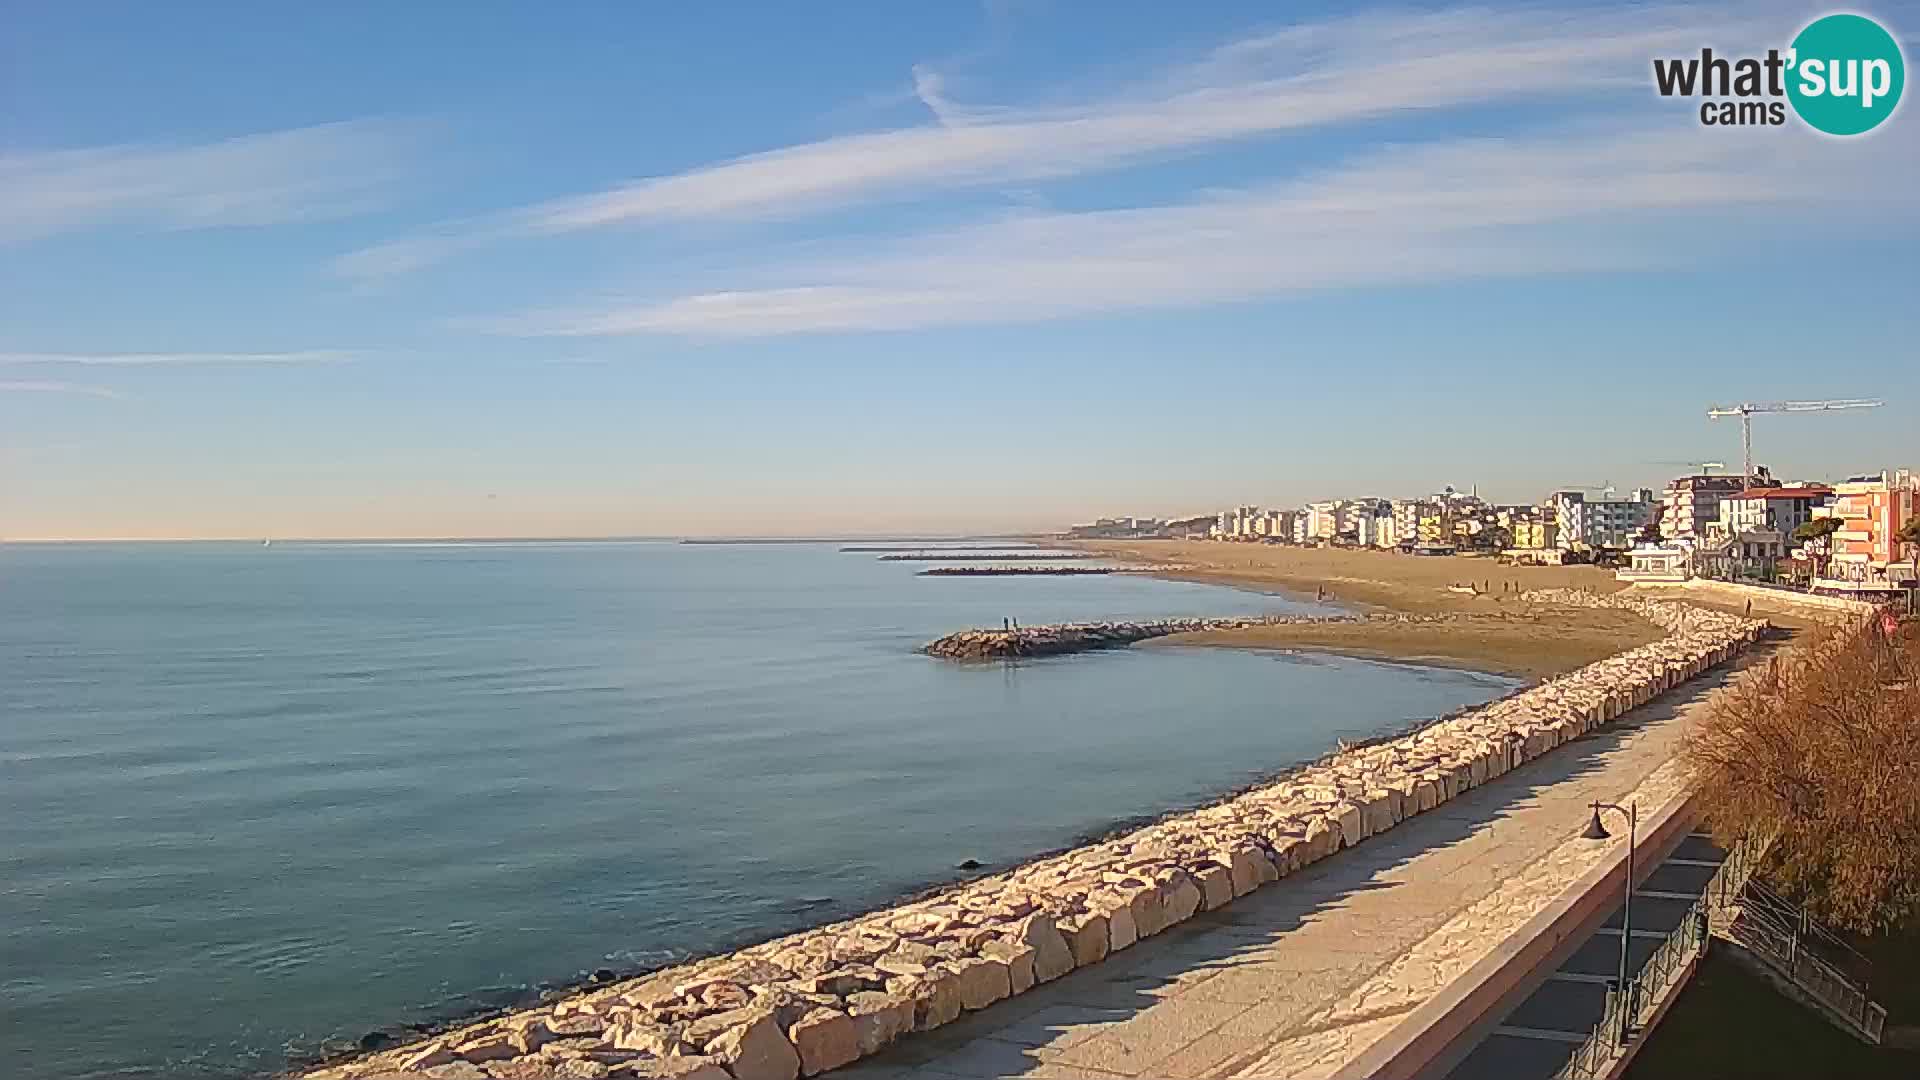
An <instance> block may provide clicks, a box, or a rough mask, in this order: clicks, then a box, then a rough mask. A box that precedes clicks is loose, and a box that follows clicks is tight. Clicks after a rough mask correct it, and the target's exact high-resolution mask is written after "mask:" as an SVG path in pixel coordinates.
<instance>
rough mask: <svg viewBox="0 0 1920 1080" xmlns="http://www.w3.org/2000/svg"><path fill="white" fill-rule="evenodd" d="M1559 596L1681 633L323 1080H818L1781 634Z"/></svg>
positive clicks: (1627, 603)
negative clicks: (1021, 856)
mask: <svg viewBox="0 0 1920 1080" xmlns="http://www.w3.org/2000/svg"><path fill="white" fill-rule="evenodd" d="M1540 599H1542V600H1547V601H1550V602H1556V603H1580V604H1586V605H1588V606H1595V607H1617V608H1622V609H1626V610H1631V611H1635V612H1637V613H1639V614H1641V615H1643V616H1645V617H1646V618H1647V619H1649V620H1651V621H1652V622H1654V623H1655V624H1656V625H1658V626H1661V627H1662V628H1663V629H1665V630H1666V631H1667V636H1666V637H1665V638H1663V639H1661V640H1659V641H1656V642H1654V643H1652V644H1649V645H1643V646H1640V647H1638V648H1634V649H1630V650H1627V651H1626V652H1622V653H1620V654H1618V655H1615V656H1612V657H1608V658H1607V659H1605V660H1602V661H1599V662H1598V663H1594V664H1590V665H1588V666H1586V667H1584V668H1581V669H1579V670H1577V671H1574V672H1572V673H1570V674H1568V675H1565V676H1562V677H1559V678H1555V679H1551V680H1548V681H1546V682H1543V683H1541V684H1539V685H1536V686H1533V687H1530V688H1528V689H1526V690H1523V691H1521V692H1519V693H1516V694H1513V695H1510V696H1508V697H1505V698H1502V699H1500V700H1499V701H1495V702H1493V703H1491V704H1488V705H1486V706H1483V707H1481V708H1477V709H1469V710H1465V711H1463V712H1460V713H1458V714H1455V715H1452V716H1449V717H1446V718H1444V719H1441V720H1438V721H1436V722H1434V723H1431V724H1428V725H1426V726H1425V727H1422V728H1420V729H1419V730H1417V731H1415V732H1412V733H1410V734H1408V735H1405V736H1402V737H1400V738H1397V739H1389V740H1385V741H1382V742H1379V743H1375V744H1372V745H1368V746H1365V747H1360V748H1354V749H1351V750H1347V751H1343V752H1341V753H1338V754H1334V755H1331V756H1329V757H1327V758H1324V759H1322V760H1321V761H1319V762H1317V763H1314V764H1312V765H1308V766H1306V767H1304V768H1302V769H1299V770H1298V771H1296V772H1294V773H1292V774H1291V775H1288V776H1287V777H1285V778H1283V779H1280V780H1278V781H1275V782H1273V783H1270V784H1266V785H1263V786H1260V787H1257V788H1254V789H1253V790H1250V791H1247V792H1245V793H1243V794H1241V795H1237V796H1235V797H1233V798H1229V799H1226V800H1224V801H1221V802H1219V803H1216V804H1215V805H1212V806H1209V807H1206V808H1204V809H1200V810H1195V811H1192V812H1188V813H1181V814H1176V815H1173V816H1170V817H1167V818H1165V819H1163V820H1160V821H1158V822H1155V823H1154V824H1151V825H1148V826H1145V827H1144V828H1140V829H1136V830H1133V831H1131V832H1128V833H1125V834H1124V835H1120V836H1117V837H1114V838H1112V839H1109V840H1106V841H1104V842H1101V843H1097V844H1092V845H1089V846H1086V847H1081V848H1077V849H1075V850H1072V851H1069V852H1066V853H1063V854H1060V855H1055V856H1051V857H1048V858H1043V859H1038V860H1036V861H1033V862H1030V863H1027V864H1025V865H1023V866H1020V867H1017V868H1014V869H1011V870H1008V871H1006V872H1003V873H997V874H993V875H989V876H986V877H981V878H977V879H974V880H971V881H967V882H964V883H961V884H958V885H955V886H953V887H951V888H949V889H946V890H944V891H941V892H938V893H936V894H933V895H931V896H928V897H925V898H923V899H919V900H915V901H912V902H909V903H903V904H899V905H896V906H894V907H889V908H886V909H883V910H880V911H875V912H871V913H869V914H866V915H862V916H859V917H857V918H853V919H849V920H846V921H844V922H839V923H834V924H832V925H829V926H823V927H819V928H817V929H813V930H808V931H804V932H802V933H798V934H793V935H789V936H786V937H781V938H777V939H774V940H771V941H767V942H763V943H761V944H758V945H754V946H751V947H749V948H745V949H741V950H739V951H737V952H732V953H728V954H725V955H721V956H715V957H711V958H708V959H704V960H700V961H696V962H693V963H689V964H683V965H680V966H677V967H673V968H668V969H665V970H662V971H658V972H654V973H652V974H650V975H646V976H643V977H640V978H636V979H631V980H626V981H618V982H613V983H609V984H605V985H600V986H594V987H591V988H587V989H584V990H582V991H581V992H579V993H576V994H574V995H572V996H569V997H566V998H563V999H561V1000H558V1001H553V1002H548V1003H545V1004H542V1005H540V1006H538V1007H535V1008H530V1009H526V1010H522V1011H519V1012H515V1013H512V1014H509V1015H506V1016H502V1017H495V1018H491V1019H487V1020H484V1021H480V1022H477V1023H472V1024H468V1025H465V1026H462V1027H460V1028H457V1029H455V1030H450V1031H447V1032H444V1033H441V1034H439V1035H436V1036H433V1037H431V1038H429V1039H427V1040H425V1041H422V1042H418V1043H414V1044H412V1045H409V1046H405V1047H400V1048H397V1049H393V1050H385V1051H381V1052H378V1053H373V1054H369V1055H366V1056H363V1057H359V1058H356V1059H353V1060H350V1061H346V1062H342V1063H338V1064H334V1065H330V1066H327V1067H324V1068H320V1069H317V1070H314V1071H311V1072H309V1073H308V1074H306V1075H307V1077H308V1078H309V1080H374V1078H382V1080H387V1078H391V1077H393V1076H394V1075H395V1074H399V1075H401V1076H407V1075H426V1076H430V1077H455V1076H458V1077H466V1078H485V1077H491V1078H496V1080H522V1078H532V1077H589V1078H597V1077H606V1076H620V1077H627V1076H638V1077H656V1078H665V1077H673V1078H679V1080H795V1078H796V1077H798V1076H803V1075H804V1076H813V1075H816V1074H819V1073H822V1072H825V1071H827V1070H830V1069H834V1068H837V1067H839V1066H842V1065H846V1064H849V1063H851V1062H853V1061H855V1060H858V1059H859V1058H862V1057H865V1056H867V1055H870V1054H873V1053H875V1052H877V1051H879V1050H880V1049H881V1048H882V1047H885V1046H886V1045H888V1044H889V1043H892V1042H893V1041H895V1040H897V1039H901V1038H905V1037H909V1036H910V1034H911V1033H914V1032H922V1031H928V1030H931V1029H934V1028H938V1027H941V1026H942V1025H945V1024H948V1023H951V1022H952V1021H954V1020H955V1019H957V1018H959V1017H960V1016H961V1015H962V1014H963V1013H966V1012H970V1011H974V1010H979V1009H987V1008H991V1007H992V1006H993V1005H994V1003H995V1002H998V1001H1000V1000H1002V999H1005V998H1008V997H1012V996H1017V995H1019V994H1023V993H1025V992H1027V991H1028V990H1030V989H1032V988H1033V987H1034V986H1036V985H1038V984H1041V983H1046V982H1049V981H1052V980H1054V979H1058V978H1060V977H1061V976H1063V975H1065V974H1067V973H1068V972H1070V971H1072V970H1074V969H1075V968H1080V967H1088V966H1091V965H1095V964H1099V963H1101V962H1102V961H1103V960H1105V959H1106V957H1107V956H1109V955H1110V954H1112V953H1115V952H1118V951H1120V950H1124V949H1127V948H1130V947H1131V946H1132V945H1133V944H1134V943H1135V942H1136V941H1139V940H1140V939H1142V938H1146V937H1149V936H1152V935H1154V934H1158V933H1161V932H1162V931H1164V930H1166V929H1167V928H1168V927H1170V926H1174V925H1177V924H1179V923H1181V922H1184V921H1185V920H1187V919H1190V918H1192V917H1193V916H1194V914H1195V913H1196V912H1200V911H1212V910H1215V909H1218V908H1222V907H1225V906H1227V905H1229V904H1232V903H1233V902H1234V900H1235V899H1236V898H1238V897H1242V896H1245V895H1247V894H1248V893H1251V892H1253V891H1255V890H1257V889H1260V888H1263V887H1266V886H1269V885H1272V884H1273V883H1275V882H1278V881H1281V880H1283V879H1285V878H1286V877H1288V876H1289V875H1292V874H1295V873H1297V872H1299V871H1300V870H1302V869H1303V868H1305V867H1308V866H1311V865H1313V864H1315V863H1317V862H1319V861H1320V860H1322V859H1325V858H1329V857H1331V856H1334V855H1335V854H1336V853H1337V852H1339V851H1340V850H1341V849H1343V848H1348V847H1352V846H1354V845H1357V844H1361V843H1364V842H1366V840H1367V839H1368V838H1369V837H1371V836H1373V835H1375V834H1378V833H1382V832H1386V831H1388V830H1391V829H1392V828H1394V827H1395V826H1396V825H1397V824H1399V823H1400V822H1401V821H1403V820H1405V819H1407V818H1410V817H1413V816H1415V815H1418V814H1423V813H1426V812H1428V811H1431V810H1433V809H1434V808H1436V807H1438V806H1440V805H1442V804H1444V803H1446V802H1447V801H1449V800H1451V799H1453V798H1454V797H1456V796H1457V795H1459V794H1460V793H1461V792H1464V791H1467V790H1470V789H1472V788H1474V787H1477V786H1479V785H1481V784H1484V783H1486V782H1487V781H1488V780H1489V779H1491V778H1493V777H1497V776H1500V775H1502V774H1504V773H1507V772H1508V771H1510V770H1513V769H1516V768H1520V767H1522V766H1524V765H1525V763H1527V762H1529V761H1532V760H1534V759H1536V758H1538V757H1540V756H1542V755H1544V754H1548V753H1550V752H1552V751H1553V749H1554V748H1555V747H1557V746H1559V745H1561V744H1562V743H1565V742H1568V741H1570V740H1573V739H1576V738H1578V737H1579V736H1581V735H1582V734H1584V733H1586V732H1588V731H1591V730H1593V729H1595V728H1598V727H1600V726H1602V725H1605V724H1607V723H1609V722H1610V721H1612V720H1613V719H1614V718H1616V717H1618V716H1620V715H1621V714H1623V713H1625V712H1627V711H1628V710H1630V709H1632V708H1634V707H1635V706H1638V705H1641V704H1644V703H1645V702H1647V701H1649V700H1651V699H1652V698H1654V697H1655V696H1657V695H1658V694H1660V693H1661V692H1663V691H1665V690H1667V689H1669V688H1671V687H1673V686H1675V685H1677V684H1679V683H1681V682H1684V681H1685V680H1687V679H1690V678H1692V677H1694V676H1696V675H1698V674H1700V673H1701V672H1703V671H1705V670H1707V669H1708V668H1711V667H1714V666H1715V665H1718V664H1721V663H1724V662H1726V661H1728V660H1730V659H1732V658H1733V657H1734V656H1736V655H1737V654H1738V653H1739V652H1740V651H1741V650H1743V649H1745V648H1746V647H1747V646H1748V645H1750V644H1751V643H1753V642H1754V641H1756V640H1758V639H1759V637H1760V636H1761V634H1762V632H1763V631H1764V630H1765V629H1766V624H1765V623H1764V622H1759V621H1756V620H1751V619H1745V618H1741V617H1738V616H1734V615H1728V614H1723V613H1720V612H1716V611H1707V610H1703V609H1698V608H1693V607H1690V606H1688V605H1685V604H1681V603H1676V602H1671V601H1650V600H1646V599H1643V598H1638V597H1631V596H1626V595H1619V596H1610V597H1587V596H1584V595H1582V596H1571V595H1568V596H1551V597H1549V596H1543V597H1541V598H1540ZM1196 621H1204V620H1196Z"/></svg>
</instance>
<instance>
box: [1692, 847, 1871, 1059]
mask: <svg viewBox="0 0 1920 1080" xmlns="http://www.w3.org/2000/svg"><path fill="white" fill-rule="evenodd" d="M1729 936H1730V937H1732V938H1733V939H1734V940H1735V941H1738V942H1739V943H1740V944H1742V945H1744V946H1746V947H1747V949H1748V950H1749V951H1751V952H1752V953H1753V954H1754V955H1755V956H1757V957H1759V958H1760V959H1761V960H1763V961H1765V962H1766V963H1768V964H1769V965H1771V966H1773V967H1774V968H1775V969H1776V970H1778V971H1779V972H1780V973H1781V974H1782V975H1785V976H1786V977H1787V978H1788V979H1790V980H1792V982H1793V984H1794V985H1795V986H1797V987H1799V988H1800V989H1801V990H1803V991H1805V992H1806V994H1807V995H1808V996H1810V997H1812V998H1813V999H1814V1000H1815V1001H1817V1002H1819V1003H1820V1004H1821V1005H1822V1006H1823V1007H1825V1008H1826V1009H1827V1010H1828V1011H1830V1012H1831V1013H1832V1014H1833V1015H1834V1016H1835V1017H1836V1018H1837V1019H1839V1020H1842V1021H1844V1022H1845V1023H1846V1024H1848V1025H1849V1026H1850V1027H1852V1028H1853V1029H1854V1030H1855V1031H1856V1032H1857V1033H1858V1034H1859V1035H1860V1036H1861V1037H1862V1038H1864V1039H1866V1040H1867V1041H1868V1042H1870V1043H1874V1044H1878V1043H1879V1042H1880V1037H1881V1033H1882V1030H1883V1029H1884V1028H1885V1027H1886V1021H1887V1010H1886V1009H1884V1008H1882V1007H1880V1006H1879V1005H1878V1004H1876V1003H1875V1002H1874V1001H1873V999H1871V998H1869V997H1868V996H1867V993H1866V990H1865V989H1864V984H1865V983H1866V981H1867V979H1868V978H1869V976H1870V971H1871V968H1870V965H1869V964H1868V962H1867V960H1866V958H1865V957H1863V956H1861V955H1860V954H1859V953H1858V952H1856V951H1855V950H1854V949H1853V948H1852V947H1851V946H1849V945H1848V944H1847V943H1846V942H1844V941H1841V940H1840V939H1839V938H1838V937H1836V936H1835V935H1834V934H1833V933H1831V932H1830V931H1828V930H1827V929H1826V928H1824V927H1822V926H1821V925H1820V924H1819V923H1817V922H1814V921H1813V920H1812V919H1810V918H1808V917H1807V914H1806V912H1805V911H1804V910H1803V909H1802V908H1801V907H1800V906H1799V905H1797V904H1795V903H1793V902H1792V901H1790V900H1787V899H1785V898H1783V897H1781V896H1780V895H1779V894H1777V893H1775V892H1773V891H1772V890H1771V889H1768V888H1767V887H1766V886H1764V885H1761V884H1760V883H1758V882H1753V883H1750V884H1749V885H1748V886H1747V890H1746V895H1745V896H1743V897H1742V898H1741V908H1740V914H1739V917H1738V918H1736V919H1735V920H1734V921H1733V925H1732V927H1731V928H1730V930H1729Z"/></svg>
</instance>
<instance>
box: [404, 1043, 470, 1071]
mask: <svg viewBox="0 0 1920 1080" xmlns="http://www.w3.org/2000/svg"><path fill="white" fill-rule="evenodd" d="M459 1060H460V1057H459V1055H457V1054H455V1053H454V1052H453V1048H452V1047H450V1046H448V1045H447V1044H446V1043H444V1042H438V1041H435V1042H430V1043H428V1044H427V1045H425V1046H423V1047H421V1048H420V1049H418V1050H413V1051H410V1052H408V1053H407V1054H405V1055H404V1056H402V1057H401V1059H400V1067H401V1068H402V1069H404V1070H406V1071H408V1072H425V1071H426V1070H428V1069H431V1068H433V1067H434V1066H436V1065H451V1064H453V1063H454V1062H456V1061H459Z"/></svg>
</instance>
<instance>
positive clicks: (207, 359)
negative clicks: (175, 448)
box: [0, 349, 355, 367]
mask: <svg viewBox="0 0 1920 1080" xmlns="http://www.w3.org/2000/svg"><path fill="white" fill-rule="evenodd" d="M354 355H355V354H354V353H351V352H347V351H344V350H338V349H305V350H300V351H296V352H224V353H223V352H200V353H178V352H176V353H51V352H0V365H8V364H17V365H24V364H49V365H51V364H70V365H73V366H76V367H199V366H238V367H252V366H279V365H288V364H341V363H346V362H348V361H350V360H352V359H353V358H354Z"/></svg>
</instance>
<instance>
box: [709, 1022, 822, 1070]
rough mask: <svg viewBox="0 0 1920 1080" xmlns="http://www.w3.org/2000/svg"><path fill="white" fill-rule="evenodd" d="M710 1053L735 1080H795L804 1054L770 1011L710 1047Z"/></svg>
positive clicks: (734, 1030)
mask: <svg viewBox="0 0 1920 1080" xmlns="http://www.w3.org/2000/svg"><path fill="white" fill-rule="evenodd" d="M706 1053H707V1055H708V1056H710V1057H714V1058H717V1059H719V1061H720V1063H721V1064H722V1065H725V1066H726V1069H727V1072H728V1073H730V1074H732V1076H733V1080H794V1077H796V1076H799V1075H800V1052H799V1051H798V1050H795V1049H794V1048H793V1043H792V1042H791V1041H790V1040H788V1038H787V1033H786V1032H784V1031H782V1030H780V1023H779V1021H778V1020H776V1019H775V1018H774V1015H773V1011H772V1010H770V1009H768V1010H763V1011H761V1012H760V1014H759V1015H758V1016H757V1017H755V1018H754V1019H753V1020H750V1021H748V1022H747V1023H744V1024H741V1025H739V1026H737V1027H734V1028H731V1029H729V1030H728V1031H727V1032H726V1033H725V1034H723V1035H721V1036H720V1037H718V1038H716V1039H714V1040H713V1041H712V1042H710V1043H708V1044H707V1045H706Z"/></svg>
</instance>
